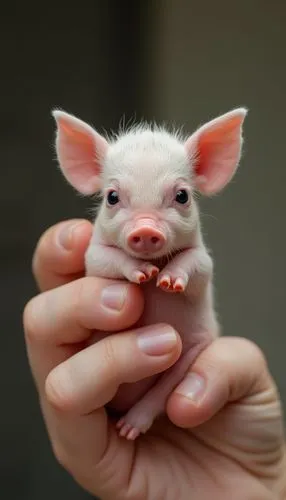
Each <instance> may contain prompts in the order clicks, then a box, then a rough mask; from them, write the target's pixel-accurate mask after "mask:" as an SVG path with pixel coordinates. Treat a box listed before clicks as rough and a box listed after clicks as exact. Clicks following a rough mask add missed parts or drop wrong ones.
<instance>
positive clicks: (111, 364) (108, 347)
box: [103, 337, 118, 380]
mask: <svg viewBox="0 0 286 500" xmlns="http://www.w3.org/2000/svg"><path fill="white" fill-rule="evenodd" d="M103 362H104V366H106V367H107V368H108V373H109V377H110V378H111V379H112V380H117V379H118V362H117V356H116V353H115V348H114V343H113V339H112V337H105V339H104V350H103Z"/></svg>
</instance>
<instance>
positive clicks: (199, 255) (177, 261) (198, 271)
mask: <svg viewBox="0 0 286 500" xmlns="http://www.w3.org/2000/svg"><path fill="white" fill-rule="evenodd" d="M212 271H213V262H212V259H211V257H210V256H209V254H208V253H207V251H206V249H205V248H204V247H199V248H190V249H187V250H183V251H182V252H181V253H179V254H177V255H176V256H175V257H174V258H173V259H172V260H171V261H170V262H169V263H168V264H167V265H166V266H165V267H164V269H162V271H161V272H160V274H159V276H158V279H157V286H159V287H160V288H162V289H163V290H165V291H170V292H184V291H186V293H192V294H196V292H198V291H199V290H201V288H202V286H204V285H206V284H207V283H208V282H209V280H210V279H211V278H212ZM190 278H191V280H190Z"/></svg>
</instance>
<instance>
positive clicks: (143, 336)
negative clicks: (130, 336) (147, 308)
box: [137, 326, 177, 356]
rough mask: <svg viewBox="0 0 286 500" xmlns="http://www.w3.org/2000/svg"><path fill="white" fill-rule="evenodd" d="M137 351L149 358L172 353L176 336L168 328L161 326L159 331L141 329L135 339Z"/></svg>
mask: <svg viewBox="0 0 286 500" xmlns="http://www.w3.org/2000/svg"><path fill="white" fill-rule="evenodd" d="M137 342H138V346H139V349H141V351H143V352H145V354H150V355H151V356H160V355H163V354H168V352H170V351H172V349H173V348H174V346H175V344H176V343H177V336H176V334H175V332H174V330H172V329H171V328H170V327H168V326H162V327H160V329H155V328H152V330H151V329H150V327H148V328H146V329H145V328H144V329H143V328H142V330H141V331H140V333H139V334H138V337H137Z"/></svg>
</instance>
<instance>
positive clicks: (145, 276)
mask: <svg viewBox="0 0 286 500" xmlns="http://www.w3.org/2000/svg"><path fill="white" fill-rule="evenodd" d="M85 266H86V275H87V276H98V277H102V278H110V279H111V278H113V279H124V278H126V279H128V281H131V282H133V283H142V282H144V281H148V280H150V279H151V278H153V277H154V276H156V275H157V274H158V272H159V269H158V268H157V267H156V266H154V265H153V264H151V263H150V262H145V261H144V260H140V259H135V258H132V257H130V256H129V255H127V254H126V253H124V252H123V251H122V250H120V249H119V248H115V247H109V246H105V245H99V244H91V245H90V246H89V248H88V250H87V252H86V256H85Z"/></svg>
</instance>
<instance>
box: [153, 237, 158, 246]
mask: <svg viewBox="0 0 286 500" xmlns="http://www.w3.org/2000/svg"><path fill="white" fill-rule="evenodd" d="M151 241H152V243H154V245H156V243H158V241H159V238H157V236H152V238H151Z"/></svg>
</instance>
